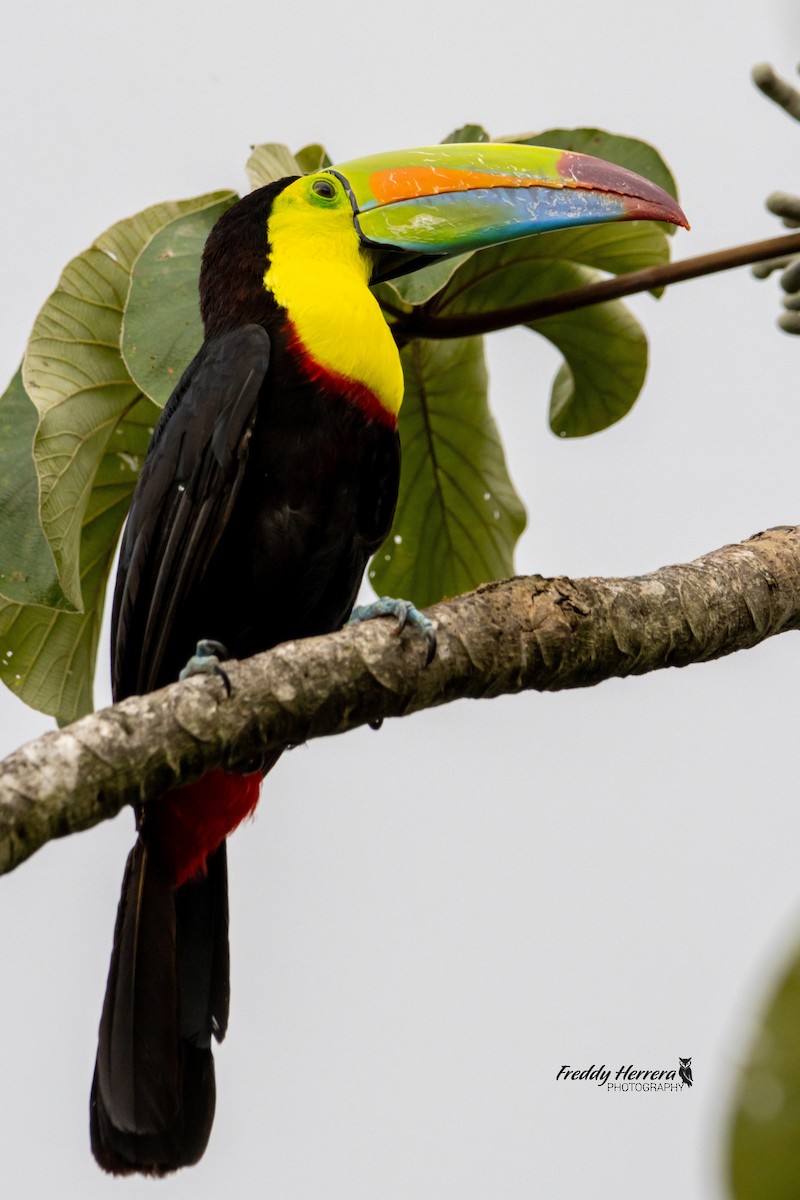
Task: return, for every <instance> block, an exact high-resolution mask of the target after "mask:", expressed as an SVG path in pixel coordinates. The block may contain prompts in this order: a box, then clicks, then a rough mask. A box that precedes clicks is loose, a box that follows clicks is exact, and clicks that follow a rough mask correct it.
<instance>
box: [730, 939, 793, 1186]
mask: <svg viewBox="0 0 800 1200" xmlns="http://www.w3.org/2000/svg"><path fill="white" fill-rule="evenodd" d="M730 1136H731V1143H730V1160H729V1168H728V1169H729V1174H730V1183H731V1192H732V1195H733V1196H734V1197H735V1200H795V1197H796V1196H797V1194H798V1180H800V954H798V953H797V951H795V953H794V954H793V956H792V959H791V961H790V962H789V964H788V966H787V968H786V970H785V973H784V975H783V978H782V979H781V981H780V983H779V984H778V987H777V988H776V990H775V993H774V995H773V996H772V998H771V1000H770V1001H769V1004H768V1006H767V1010H766V1012H765V1014H764V1016H763V1019H762V1021H761V1024H760V1028H759V1029H758V1032H757V1034H756V1037H755V1039H754V1042H753V1044H752V1045H751V1047H750V1050H749V1054H748V1058H747V1061H746V1063H745V1065H744V1066H743V1068H742V1071H741V1074H740V1076H739V1079H738V1083H737V1087H736V1096H735V1104H734V1115H733V1122H732V1127H731V1135H730Z"/></svg>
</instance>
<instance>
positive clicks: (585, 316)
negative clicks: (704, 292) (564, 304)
mask: <svg viewBox="0 0 800 1200" xmlns="http://www.w3.org/2000/svg"><path fill="white" fill-rule="evenodd" d="M667 254H668V250H667V243H666V238H665V237H664V236H663V234H662V233H661V232H660V231H659V230H657V229H655V230H653V229H648V227H647V224H646V223H644V222H631V223H630V224H628V225H611V226H597V227H587V228H585V229H577V230H574V231H573V230H559V231H558V232H557V233H552V234H544V235H542V236H541V237H538V238H529V239H527V240H525V241H523V242H518V243H513V242H512V243H508V244H506V245H504V246H494V247H492V248H490V249H488V250H481V251H480V252H479V253H477V254H474V255H473V256H472V257H471V258H470V259H469V260H468V261H467V262H466V263H464V264H463V266H461V267H460V268H459V269H458V271H456V272H455V274H454V275H453V277H452V278H451V280H450V281H449V283H448V284H447V285H446V287H444V288H443V289H442V290H441V291H440V292H439V293H438V294H437V295H436V296H434V297H433V299H432V300H431V301H430V302H429V304H428V305H426V310H427V311H428V312H429V313H431V314H432V315H434V316H437V315H441V316H447V317H459V316H468V315H472V314H475V313H491V312H495V313H496V312H499V311H501V310H503V309H505V308H510V307H513V306H515V305H519V304H529V303H531V302H533V301H535V300H540V299H544V298H546V297H547V296H552V295H555V294H557V293H558V292H563V291H569V290H571V289H572V288H577V287H582V286H584V285H585V284H588V283H592V282H593V281H594V280H596V279H597V278H598V276H597V273H596V271H594V270H592V269H590V267H589V266H584V265H582V264H583V263H588V264H591V265H592V266H593V267H600V268H603V269H604V270H612V269H613V270H619V271H630V270H637V269H638V268H639V267H644V266H650V265H652V264H653V263H656V262H661V261H663V259H664V257H666V256H667ZM530 328H531V329H533V330H535V331H536V332H537V333H541V334H542V335H543V336H544V337H546V338H548V339H549V340H550V341H551V342H553V344H554V345H556V346H557V347H558V349H559V350H560V351H561V353H562V354H563V355H564V357H565V359H566V363H565V364H563V365H562V367H561V368H560V370H559V371H558V373H557V375H556V378H555V381H554V384H553V391H552V396H551V405H550V423H551V427H552V429H553V431H554V433H557V434H559V435H560V436H561V437H581V436H585V435H586V434H590V433H596V432H597V431H598V430H601V429H605V428H607V427H608V426H609V425H612V424H614V422H615V421H618V420H620V418H621V417H624V416H625V414H626V413H627V412H628V411H629V410H630V408H631V406H632V405H633V404H634V402H635V401H636V398H637V396H638V395H639V392H640V391H641V388H642V384H643V383H644V378H645V374H646V372H647V339H646V338H645V335H644V332H643V331H642V329H641V327H640V325H639V324H638V322H637V321H636V319H635V318H634V317H633V315H632V314H631V313H630V311H629V310H628V309H627V308H626V307H625V305H624V304H622V303H620V302H619V301H614V302H609V303H606V304H597V305H593V306H592V307H591V308H582V309H577V310H575V311H573V312H567V313H562V314H561V315H560V316H557V317H548V318H546V319H545V320H541V321H536V322H534V323H532V324H531V325H530Z"/></svg>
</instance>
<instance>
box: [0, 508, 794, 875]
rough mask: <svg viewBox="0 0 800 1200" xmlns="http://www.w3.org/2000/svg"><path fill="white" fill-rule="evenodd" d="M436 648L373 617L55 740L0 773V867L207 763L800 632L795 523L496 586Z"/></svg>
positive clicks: (454, 610) (240, 763)
mask: <svg viewBox="0 0 800 1200" xmlns="http://www.w3.org/2000/svg"><path fill="white" fill-rule="evenodd" d="M430 615H431V616H432V617H433V618H434V619H435V620H436V622H437V625H438V637H439V645H438V651H437V654H436V658H435V659H434V661H433V662H432V663H431V665H430V666H428V667H425V666H424V659H425V647H424V645H423V644H422V642H421V639H419V638H418V637H416V636H415V634H414V633H413V632H411V631H407V632H404V633H403V635H402V636H401V637H397V636H394V630H393V625H392V623H391V622H390V621H374V622H371V623H370V624H367V625H364V626H360V627H357V628H350V629H345V630H342V632H341V633H337V634H333V635H331V636H329V637H325V638H310V639H308V640H307V641H303V642H290V643H287V644H286V645H283V646H278V647H277V648H276V649H275V650H271V651H269V652H268V653H266V654H261V655H259V656H257V657H256V658H252V659H249V660H248V661H247V662H241V663H232V664H229V675H230V680H231V684H232V688H233V694H232V696H231V698H230V699H229V698H227V696H226V694H225V689H224V687H223V685H222V683H221V681H220V680H218V679H212V678H194V679H190V680H188V681H186V682H185V683H179V684H174V685H172V686H171V687H168V688H164V689H163V690H162V691H160V692H154V693H152V694H151V695H148V696H143V697H133V698H131V699H129V700H126V701H124V702H123V703H122V704H117V705H115V706H114V707H112V708H107V709H104V710H103V711H101V712H98V713H95V714H93V715H92V716H89V717H84V718H83V719H82V720H81V721H76V722H75V723H74V724H73V725H70V726H69V727H68V728H66V729H64V730H61V731H59V732H53V733H48V734H45V735H44V736H43V737H41V738H38V739H37V740H36V741H34V742H30V743H28V745H27V746H23V747H22V748H21V749H20V750H18V751H16V752H15V753H14V754H12V755H10V756H9V757H8V758H7V759H6V760H5V761H4V762H3V763H2V764H1V765H0V873H2V872H4V871H9V870H11V869H12V868H13V867H15V866H17V865H18V864H19V863H20V862H22V861H23V860H24V859H26V858H28V857H29V856H30V855H31V854H33V853H34V851H35V850H37V849H38V848H39V847H40V846H42V845H44V844H45V843H46V842H47V841H49V840H50V839H51V838H55V837H61V836H63V835H65V834H68V833H73V832H75V831H77V830H80V829H87V828H89V827H90V826H92V825H95V824H97V823H98V822H99V821H102V820H103V819H105V818H107V817H111V816H114V815H115V814H116V813H117V812H118V811H119V810H120V808H122V806H123V805H124V804H127V803H146V802H147V801H150V800H152V799H154V798H155V797H157V796H159V795H161V794H162V793H163V792H164V791H166V790H168V789H169V788H170V787H171V786H173V785H174V784H175V783H176V782H177V781H178V780H182V781H187V780H190V779H192V778H196V777H197V776H198V775H201V774H202V773H203V772H204V771H207V770H209V769H210V768H211V767H213V766H220V765H221V766H225V767H229V768H231V769H234V770H248V769H250V770H252V769H253V767H254V766H255V765H256V763H257V762H258V760H259V758H260V756H261V755H262V754H263V753H264V752H265V751H266V750H268V749H270V748H274V747H284V746H288V745H291V744H296V743H298V742H304V741H307V740H309V739H310V738H315V737H322V736H324V735H327V734H333V733H343V732H345V731H346V730H348V729H354V728H355V727H356V726H359V725H364V724H366V723H367V722H369V721H374V720H376V719H377V718H384V717H398V716H404V715H405V714H407V713H412V712H417V711H419V710H420V709H424V708H430V707H433V706H434V705H437V704H445V703H447V702H449V701H450V700H457V699H460V698H465V697H467V698H472V699H484V698H487V697H491V696H498V695H501V694H503V693H508V692H518V691H523V690H525V689H535V690H537V691H557V690H560V689H563V688H575V687H588V686H591V685H592V684H596V683H600V682H601V681H602V680H604V679H610V678H612V677H615V676H625V675H637V674H644V673H645V672H647V671H655V670H658V669H659V668H661V667H682V666H687V665H688V664H690V663H695V662H703V661H705V660H706V659H711V658H718V657H720V656H722V655H724V654H731V653H732V652H733V651H735V650H743V649H746V648H748V647H750V646H755V645H757V644H758V643H759V642H761V641H763V640H764V639H765V638H768V637H771V636H772V635H773V634H776V633H783V632H784V631H786V630H788V629H797V628H800V527H794V526H792V527H783V528H779V529H771V530H768V531H767V532H766V533H762V534H758V535H756V537H754V538H751V539H750V540H749V541H746V542H743V543H741V544H740V545H736V546H726V547H724V548H723V549H722V550H717V551H714V552H713V553H711V554H708V555H705V556H704V557H703V558H699V559H697V560H696V561H695V562H693V563H689V564H687V565H683V566H674V567H664V568H662V569H661V570H659V571H655V572H653V574H651V575H644V576H639V577H635V578H631V579H579V580H569V579H543V578H541V577H540V576H538V575H534V576H530V577H519V578H516V579H510V580H507V581H504V582H502V583H495V584H488V585H486V586H484V587H482V588H479V589H478V590H477V591H476V592H471V593H469V594H467V595H464V596H459V597H457V598H456V599H455V600H451V601H448V602H446V603H442V604H438V605H436V606H435V607H434V608H433V609H431V610H430Z"/></svg>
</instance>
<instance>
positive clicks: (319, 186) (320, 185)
mask: <svg viewBox="0 0 800 1200" xmlns="http://www.w3.org/2000/svg"><path fill="white" fill-rule="evenodd" d="M311 188H312V190H313V191H315V192H316V193H317V195H318V196H321V197H322V199H323V200H332V199H333V198H334V196H335V195H336V188H335V187H334V185H333V183H332V182H331V181H330V179H315V180H314V182H313V183H312V185H311Z"/></svg>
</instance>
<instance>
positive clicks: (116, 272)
mask: <svg viewBox="0 0 800 1200" xmlns="http://www.w3.org/2000/svg"><path fill="white" fill-rule="evenodd" d="M225 194H227V193H225ZM214 198H219V193H216V194H215V196H214V197H208V196H201V197H199V198H198V199H194V200H184V201H176V202H168V203H165V204H156V205H153V207H152V208H148V209H145V211H144V212H141V213H138V214H137V215H136V216H133V217H129V218H128V219H126V220H124V221H120V222H118V223H117V224H116V225H113V226H112V227H111V228H110V229H109V230H107V231H106V232H105V233H103V234H101V236H100V237H99V238H98V239H97V240H96V242H94V244H93V245H92V246H90V247H89V249H88V250H86V251H84V253H83V254H80V255H78V257H77V258H74V259H73V260H72V262H70V263H69V264H68V266H67V267H66V268H65V270H64V273H63V274H62V276H61V279H60V280H59V282H58V286H57V288H56V290H55V291H54V292H53V294H52V296H50V298H49V299H48V300H47V301H46V302H45V304H44V307H43V308H42V310H41V312H40V313H39V316H38V317H37V318H36V322H35V324H34V327H33V333H32V335H31V339H30V341H29V343H28V349H27V351H26V354H25V359H24V362H23V368H22V373H23V381H24V384H25V388H26V391H27V392H28V395H29V396H30V397H31V399H32V400H33V402H34V404H35V405H36V408H37V411H38V413H39V427H38V429H37V432H36V437H35V440H34V459H35V462H36V469H37V473H38V477H39V489H40V518H41V523H42V529H43V530H44V534H45V537H46V538H47V541H48V543H49V545H50V548H51V550H52V552H53V557H54V559H55V563H56V568H57V570H58V574H59V579H60V582H61V587H62V588H63V591H64V594H65V595H66V596H67V598H68V600H69V601H70V603H71V604H73V605H74V606H75V607H76V608H80V607H81V605H82V598H81V586H80V572H79V541H80V531H81V525H82V523H83V518H84V515H85V512H86V505H87V503H88V501H89V495H90V493H91V489H92V484H93V482H94V477H95V474H96V471H97V468H98V466H99V464H100V461H101V459H102V457H103V454H104V453H105V450H106V447H107V445H108V442H109V439H110V438H111V435H112V433H113V432H114V429H115V427H116V425H117V423H118V421H119V420H120V419H121V418H122V416H123V415H124V414H125V413H126V412H127V411H128V410H129V409H130V408H131V407H132V406H133V405H134V404H135V403H136V401H137V399H138V395H139V391H138V388H137V387H136V385H135V384H134V383H133V381H132V380H131V378H130V376H129V374H128V371H127V369H126V367H125V364H124V362H123V361H122V356H121V354H120V333H121V325H122V313H123V309H124V306H125V300H126V297H127V294H128V287H129V284H130V276H131V270H132V268H133V264H134V261H135V259H136V258H137V257H138V255H139V253H140V252H141V250H142V249H143V247H144V246H145V245H146V244H147V242H149V241H150V239H151V238H152V237H153V235H154V234H155V233H157V232H158V230H159V229H161V228H163V226H164V225H166V224H168V223H169V222H170V221H172V220H174V219H175V217H177V216H180V215H181V214H182V213H185V212H191V211H193V210H194V209H196V208H204V207H206V206H207V205H208V203H209V202H210V200H211V199H214Z"/></svg>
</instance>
